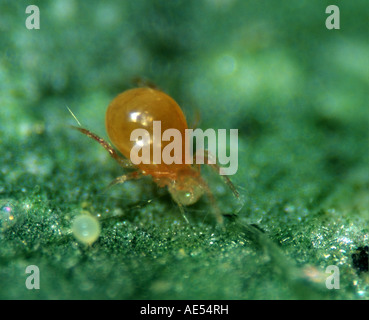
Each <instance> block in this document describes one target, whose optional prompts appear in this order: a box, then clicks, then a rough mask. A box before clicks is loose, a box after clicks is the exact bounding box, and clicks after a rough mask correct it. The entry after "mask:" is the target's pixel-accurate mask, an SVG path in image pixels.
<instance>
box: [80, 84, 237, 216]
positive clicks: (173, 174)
mask: <svg viewBox="0 0 369 320" xmlns="http://www.w3.org/2000/svg"><path fill="white" fill-rule="evenodd" d="M158 122H160V126H161V132H165V131H166V130H167V129H176V130H177V131H178V132H179V133H180V136H181V137H182V138H183V139H184V137H185V136H186V133H185V131H186V129H188V126H187V122H186V118H185V116H184V114H183V112H182V110H181V108H180V107H179V105H178V104H177V102H175V101H174V100H173V99H172V98H171V97H170V96H168V95H167V94H165V93H164V92H162V91H159V90H156V89H153V88H136V89H131V90H127V91H125V92H123V93H121V94H119V95H118V96H117V97H116V98H115V99H114V100H113V101H112V102H111V103H110V105H109V106H108V109H107V111H106V116H105V126H106V130H107V133H108V136H109V138H110V140H111V142H112V143H113V145H114V146H115V147H116V148H117V149H118V150H119V152H120V153H121V154H122V155H123V156H124V157H121V156H120V155H118V153H117V152H116V151H115V149H113V148H112V147H111V146H110V145H109V143H108V142H106V141H105V140H103V139H101V138H100V137H98V136H97V135H95V134H94V133H92V132H90V131H88V130H86V129H83V128H78V127H76V129H78V130H79V131H81V132H82V133H84V134H86V135H87V136H89V137H90V138H92V139H94V140H96V141H97V142H99V143H100V144H101V145H102V146H103V147H104V148H105V149H106V150H107V151H108V152H109V154H110V155H111V156H112V157H113V158H114V159H115V160H116V161H117V162H118V163H119V164H120V165H121V166H122V167H124V168H132V169H135V170H134V171H133V172H130V173H127V174H125V175H123V176H120V177H118V178H116V179H115V180H114V181H113V182H112V184H116V183H123V182H125V181H127V180H130V179H137V178H139V177H140V176H142V175H151V176H152V178H153V181H154V182H156V184H157V185H158V186H159V187H168V190H169V192H170V194H171V196H172V198H173V200H174V201H175V202H176V203H177V204H178V205H179V208H180V209H181V212H182V213H183V206H188V205H191V204H194V203H195V202H197V201H198V200H199V198H200V197H201V196H202V195H203V194H204V193H205V194H207V196H208V198H209V200H210V201H211V203H212V206H213V209H214V210H213V211H214V214H215V216H216V219H217V221H218V222H219V223H222V221H223V220H222V215H221V214H220V211H219V209H218V207H217V206H216V202H215V199H214V197H213V195H212V193H211V191H210V189H209V187H208V185H207V183H206V182H205V181H204V180H203V179H202V177H201V174H200V166H199V165H194V164H191V163H190V164H189V163H188V161H185V160H186V159H185V154H187V153H186V152H185V151H186V149H185V148H186V147H187V145H188V144H186V143H184V142H183V143H182V144H181V148H182V152H181V157H182V159H179V160H181V161H176V162H174V163H171V164H166V163H165V161H163V159H162V158H161V156H162V153H163V151H164V149H165V148H166V147H167V146H168V145H169V143H171V141H169V140H168V141H167V140H165V141H163V140H164V139H160V140H159V142H158V140H156V139H155V138H153V136H155V133H154V132H153V131H154V129H153V128H154V126H153V125H154V124H155V123H158ZM136 129H144V130H146V132H148V133H149V139H146V140H144V139H140V140H138V139H136V140H135V139H132V137H131V134H132V132H133V131H134V130H136ZM137 144H141V145H149V147H150V148H149V150H150V157H149V159H150V160H149V161H148V162H146V163H145V162H142V163H138V164H137V165H134V164H133V163H132V162H131V160H132V159H131V150H132V148H134V147H135V146H137ZM154 148H156V150H157V149H159V150H160V152H159V154H160V158H159V159H158V158H157V157H155V155H154ZM158 160H159V161H158ZM177 160H178V159H177ZM212 167H213V168H214V169H215V168H218V167H217V165H212ZM218 169H219V168H218ZM222 177H223V178H224V180H225V182H226V183H227V184H228V185H229V187H230V188H231V189H232V191H233V193H234V194H235V195H236V196H238V193H237V191H236V189H235V188H234V186H233V185H232V183H231V182H230V180H229V179H228V178H227V177H226V176H222ZM184 217H185V216H184Z"/></svg>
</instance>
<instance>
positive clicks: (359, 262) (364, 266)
mask: <svg viewBox="0 0 369 320" xmlns="http://www.w3.org/2000/svg"><path fill="white" fill-rule="evenodd" d="M352 265H353V267H354V269H355V270H356V272H357V273H358V274H360V273H362V272H368V271H369V246H365V247H358V248H357V249H356V251H355V253H353V254H352Z"/></svg>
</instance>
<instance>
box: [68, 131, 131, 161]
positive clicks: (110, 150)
mask: <svg viewBox="0 0 369 320" xmlns="http://www.w3.org/2000/svg"><path fill="white" fill-rule="evenodd" d="M71 127H72V128H73V129H76V130H78V131H79V132H82V133H83V134H85V135H86V136H87V137H89V138H91V139H93V140H95V141H97V142H98V143H99V144H100V145H102V146H103V148H104V149H105V150H106V151H108V153H109V154H110V156H111V157H112V158H113V159H114V160H115V161H116V162H118V163H119V165H120V166H121V167H123V168H134V167H135V165H134V164H133V163H132V162H131V161H130V160H128V159H125V158H122V157H121V156H119V155H118V153H117V152H116V151H115V150H114V149H113V148H112V146H111V145H110V144H109V143H108V142H107V141H105V140H104V139H103V138H100V137H99V136H98V135H96V134H95V133H93V132H91V131H89V130H87V129H84V128H80V127H76V126H71Z"/></svg>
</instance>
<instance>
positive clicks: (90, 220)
mask: <svg viewBox="0 0 369 320" xmlns="http://www.w3.org/2000/svg"><path fill="white" fill-rule="evenodd" d="M100 231H101V229H100V223H99V221H98V220H97V219H96V218H95V217H93V216H90V215H87V214H82V215H80V216H78V217H76V218H75V219H74V220H73V223H72V232H73V236H74V237H75V238H76V239H77V240H78V241H79V242H81V243H84V244H87V245H91V244H93V243H94V242H95V241H96V240H97V239H98V238H99V236H100Z"/></svg>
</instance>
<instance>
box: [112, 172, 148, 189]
mask: <svg viewBox="0 0 369 320" xmlns="http://www.w3.org/2000/svg"><path fill="white" fill-rule="evenodd" d="M141 177H142V174H141V173H140V172H138V171H134V172H130V173H127V174H124V175H122V176H119V177H116V178H115V179H114V180H113V181H112V182H111V183H110V184H109V185H108V188H110V187H112V186H115V185H116V184H120V183H124V182H126V181H128V180H133V179H139V178H141Z"/></svg>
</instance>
